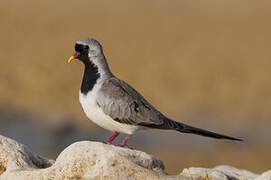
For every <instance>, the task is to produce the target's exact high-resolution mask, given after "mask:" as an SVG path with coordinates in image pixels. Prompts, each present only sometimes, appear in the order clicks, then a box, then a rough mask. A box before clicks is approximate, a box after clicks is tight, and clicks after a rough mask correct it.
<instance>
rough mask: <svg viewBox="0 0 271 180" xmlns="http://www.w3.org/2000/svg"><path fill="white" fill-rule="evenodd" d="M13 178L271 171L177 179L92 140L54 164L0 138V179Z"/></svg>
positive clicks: (265, 179) (159, 165)
mask: <svg viewBox="0 0 271 180" xmlns="http://www.w3.org/2000/svg"><path fill="white" fill-rule="evenodd" d="M255 178H256V179H255ZM16 179H19V180H34V179H35V180H36V179H39V180H40V179H41V180H43V179H44V180H47V179H51V180H62V179H91V180H92V179H99V180H100V179H101V180H106V179H110V180H122V179H123V180H141V179H147V180H152V179H162V180H164V179H166V180H186V179H187V180H192V179H193V180H204V179H206V180H207V179H208V180H233V179H234V180H252V179H255V180H271V171H267V172H265V173H263V174H262V175H260V176H258V175H257V174H254V173H252V172H249V171H247V170H240V169H236V168H234V167H230V166H217V167H215V168H213V169H208V168H193V167H192V168H188V169H184V170H183V172H182V173H181V174H180V175H179V176H169V175H167V174H166V173H165V172H164V165H163V162H162V161H160V160H157V159H155V158H154V157H153V156H151V155H149V154H147V153H145V152H142V151H137V150H131V149H128V148H121V147H117V146H113V145H107V144H103V143H99V142H91V141H82V142H76V143H74V144H72V145H70V146H69V147H67V148H66V149H65V150H64V151H63V152H61V153H60V155H59V156H58V158H57V159H56V161H55V162H54V161H52V160H48V159H46V158H42V157H40V156H39V155H37V154H35V153H33V152H31V151H30V150H29V149H28V148H27V147H26V146H24V145H22V144H19V143H17V142H16V141H14V140H12V139H10V138H6V137H4V136H1V135H0V180H16Z"/></svg>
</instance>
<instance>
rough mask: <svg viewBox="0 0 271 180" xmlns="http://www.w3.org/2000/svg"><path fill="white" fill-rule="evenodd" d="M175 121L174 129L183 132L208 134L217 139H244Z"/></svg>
mask: <svg viewBox="0 0 271 180" xmlns="http://www.w3.org/2000/svg"><path fill="white" fill-rule="evenodd" d="M173 122H175V123H174V124H175V127H174V129H175V130H177V131H179V132H182V133H192V134H197V135H201V136H206V137H211V138H216V139H229V140H234V141H243V140H242V139H239V138H235V137H231V136H226V135H223V134H218V133H215V132H211V131H207V130H204V129H200V128H196V127H192V126H189V125H186V124H183V123H179V122H176V121H173Z"/></svg>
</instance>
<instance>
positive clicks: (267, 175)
mask: <svg viewBox="0 0 271 180" xmlns="http://www.w3.org/2000/svg"><path fill="white" fill-rule="evenodd" d="M255 180H271V170H269V171H266V172H264V173H262V174H261V175H260V176H258V177H257V178H256V179H255Z"/></svg>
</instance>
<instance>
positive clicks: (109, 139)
mask: <svg viewBox="0 0 271 180" xmlns="http://www.w3.org/2000/svg"><path fill="white" fill-rule="evenodd" d="M118 135H119V133H118V132H115V133H114V134H113V135H112V136H111V137H110V138H108V139H107V141H106V143H107V144H111V143H112V141H113V140H114V139H115V138H116V137H117V136H118Z"/></svg>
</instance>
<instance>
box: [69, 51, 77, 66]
mask: <svg viewBox="0 0 271 180" xmlns="http://www.w3.org/2000/svg"><path fill="white" fill-rule="evenodd" d="M78 56H79V53H78V52H76V53H74V55H73V56H71V57H70V58H69V60H68V63H70V62H72V61H73V60H74V59H76V58H77V57H78Z"/></svg>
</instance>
